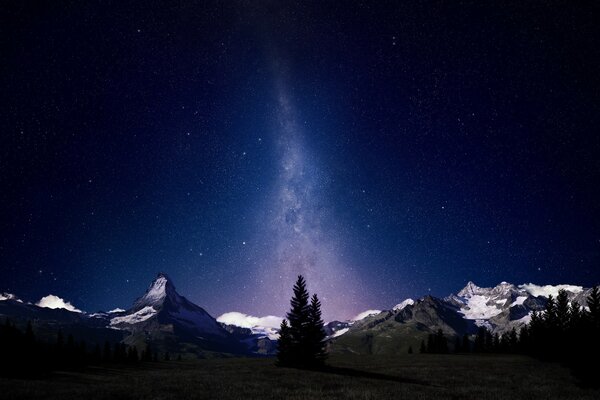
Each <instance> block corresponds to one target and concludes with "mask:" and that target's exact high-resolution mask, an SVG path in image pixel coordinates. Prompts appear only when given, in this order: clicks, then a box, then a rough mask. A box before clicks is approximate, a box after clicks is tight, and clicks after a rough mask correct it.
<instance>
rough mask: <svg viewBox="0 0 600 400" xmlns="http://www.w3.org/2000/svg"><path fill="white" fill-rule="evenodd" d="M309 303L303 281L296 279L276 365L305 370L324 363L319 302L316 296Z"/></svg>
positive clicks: (282, 327) (324, 344)
mask: <svg viewBox="0 0 600 400" xmlns="http://www.w3.org/2000/svg"><path fill="white" fill-rule="evenodd" d="M309 299H310V295H309V293H308V290H307V289H306V281H305V280H304V277H303V276H302V275H299V276H298V279H297V280H296V283H295V284H294V288H293V296H292V299H291V301H290V305H291V308H290V311H289V312H288V313H287V315H286V316H287V319H286V320H284V321H282V323H281V331H280V333H279V335H280V337H279V343H278V352H277V365H281V366H293V367H303V368H306V367H318V366H321V365H323V363H324V362H325V358H326V357H327V353H326V350H325V347H326V337H327V335H326V334H325V329H324V326H323V320H322V318H321V302H320V301H319V298H318V297H317V295H314V296H313V297H312V299H311V302H310V304H309ZM288 322H289V324H288Z"/></svg>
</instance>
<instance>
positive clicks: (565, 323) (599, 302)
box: [409, 287, 600, 384]
mask: <svg viewBox="0 0 600 400" xmlns="http://www.w3.org/2000/svg"><path fill="white" fill-rule="evenodd" d="M586 305H587V307H583V306H581V305H580V304H578V303H577V302H575V301H573V302H570V301H569V296H568V293H567V292H566V291H564V290H560V291H559V292H558V295H557V296H556V298H554V297H553V296H548V300H547V301H546V305H545V307H544V310H542V311H534V312H533V313H532V314H531V321H530V322H529V324H527V325H524V326H523V327H521V329H520V330H519V331H517V330H516V329H515V328H513V329H512V330H510V331H509V332H507V333H505V334H503V335H499V334H498V333H495V334H492V333H491V332H490V331H489V330H488V329H486V328H485V327H479V329H478V331H477V333H476V335H475V337H474V338H471V337H470V336H469V335H467V334H465V335H464V336H463V337H462V338H459V337H456V338H455V342H454V346H453V350H454V352H455V353H513V354H525V355H530V356H533V357H536V358H538V359H541V360H547V361H559V362H561V363H563V364H565V365H567V366H568V367H570V368H571V369H572V370H573V372H575V374H576V375H577V376H579V377H580V378H582V379H583V380H584V381H586V382H588V383H595V382H594V379H595V378H594V376H593V375H592V372H591V371H592V370H590V369H589V368H587V364H586V362H588V361H589V360H597V359H598V358H599V357H600V290H599V289H598V287H594V288H592V290H591V292H590V294H589V296H588V297H587V299H586ZM409 352H412V348H409ZM420 352H421V353H448V352H450V350H449V346H448V340H447V338H446V337H445V336H444V334H443V332H442V330H441V329H440V330H438V331H437V332H436V333H434V334H430V335H429V336H428V339H427V341H425V340H423V341H421V346H420ZM595 384H598V383H595Z"/></svg>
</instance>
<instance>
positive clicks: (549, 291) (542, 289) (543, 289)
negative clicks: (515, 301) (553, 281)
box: [519, 283, 583, 297]
mask: <svg viewBox="0 0 600 400" xmlns="http://www.w3.org/2000/svg"><path fill="white" fill-rule="evenodd" d="M519 289H523V290H525V291H527V292H529V293H530V294H532V295H533V296H536V297H537V296H544V297H548V295H552V297H556V296H558V291H559V290H561V289H564V290H566V291H567V292H572V293H580V292H582V291H583V287H581V286H573V285H556V286H552V285H546V286H538V285H534V284H533V283H529V284H524V285H519Z"/></svg>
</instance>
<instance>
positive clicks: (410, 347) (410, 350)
mask: <svg viewBox="0 0 600 400" xmlns="http://www.w3.org/2000/svg"><path fill="white" fill-rule="evenodd" d="M412 353H413V349H412V346H408V354H412Z"/></svg>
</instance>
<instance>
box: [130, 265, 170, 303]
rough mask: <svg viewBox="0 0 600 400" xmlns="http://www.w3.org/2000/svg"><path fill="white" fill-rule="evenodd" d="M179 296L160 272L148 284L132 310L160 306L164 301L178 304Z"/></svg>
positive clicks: (165, 275)
mask: <svg viewBox="0 0 600 400" xmlns="http://www.w3.org/2000/svg"><path fill="white" fill-rule="evenodd" d="M179 297H180V296H179V294H178V293H177V291H176V290H175V286H174V285H173V282H172V281H171V279H170V278H169V277H168V276H167V274H165V273H163V272H160V273H159V274H158V275H157V276H156V278H155V279H154V281H152V283H151V284H150V286H149V287H148V289H147V290H146V293H145V294H144V295H143V296H142V297H140V298H139V299H137V300H136V301H135V303H134V304H133V309H134V310H141V309H143V308H145V307H154V308H156V307H157V306H160V305H161V304H162V303H163V302H164V301H165V299H169V300H172V301H173V302H178V300H179Z"/></svg>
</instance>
